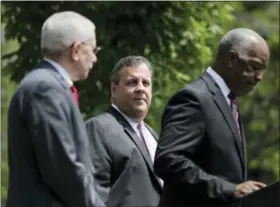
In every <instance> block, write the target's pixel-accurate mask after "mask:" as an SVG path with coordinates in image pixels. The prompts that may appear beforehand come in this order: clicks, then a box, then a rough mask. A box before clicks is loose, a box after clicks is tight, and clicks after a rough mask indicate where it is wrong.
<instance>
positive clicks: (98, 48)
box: [69, 42, 102, 55]
mask: <svg viewBox="0 0 280 207" xmlns="http://www.w3.org/2000/svg"><path fill="white" fill-rule="evenodd" d="M74 44H75V43H72V44H71V45H70V47H69V49H71V48H72V47H73V45H74ZM81 44H82V45H86V46H89V47H90V45H89V44H88V43H85V42H81ZM100 50H102V47H95V48H93V49H92V51H93V53H94V54H95V55H96V54H97V53H98V52H99V51H100Z"/></svg>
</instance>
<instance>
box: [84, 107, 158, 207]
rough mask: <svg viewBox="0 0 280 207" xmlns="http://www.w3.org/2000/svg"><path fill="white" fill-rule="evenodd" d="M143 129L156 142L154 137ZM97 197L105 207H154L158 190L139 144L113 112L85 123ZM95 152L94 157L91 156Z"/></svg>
mask: <svg viewBox="0 0 280 207" xmlns="http://www.w3.org/2000/svg"><path fill="white" fill-rule="evenodd" d="M146 127H147V128H148V129H149V130H150V132H151V133H152V134H153V135H154V138H155V139H157V135H156V133H155V132H154V131H153V130H152V129H151V128H150V127H149V126H148V125H146ZM86 128H87V132H88V135H89V137H90V140H91V148H92V150H93V153H92V159H93V163H94V165H95V169H96V171H95V179H96V180H97V182H98V183H99V187H98V193H99V194H100V196H101V197H102V199H103V201H104V202H105V203H106V204H107V206H114V207H117V206H118V207H125V206H127V207H128V206H129V207H141V206H143V207H148V206H157V205H158V202H159V198H160V193H161V191H162V187H161V185H160V183H159V181H158V178H157V177H156V176H155V174H154V172H153V163H152V160H151V157H150V155H149V154H148V151H147V150H146V148H145V146H144V144H143V142H142V141H141V139H140V138H139V137H138V135H137V134H136V132H135V131H134V130H133V128H132V127H131V125H130V124H129V123H128V122H127V121H126V119H125V118H124V117H123V116H122V115H121V113H119V112H118V111H117V110H116V109H115V108H113V107H110V108H109V110H108V111H107V112H105V113H103V114H101V115H99V116H97V117H93V118H91V119H89V120H88V121H86ZM95 152H96V153H95Z"/></svg>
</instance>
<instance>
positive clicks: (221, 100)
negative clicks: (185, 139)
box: [202, 72, 244, 168]
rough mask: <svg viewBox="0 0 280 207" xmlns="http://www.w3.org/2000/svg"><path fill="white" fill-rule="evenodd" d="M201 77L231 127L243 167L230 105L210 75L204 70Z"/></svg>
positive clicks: (239, 142)
mask: <svg viewBox="0 0 280 207" xmlns="http://www.w3.org/2000/svg"><path fill="white" fill-rule="evenodd" d="M202 79H204V81H206V83H207V85H208V88H209V90H210V91H211V92H212V94H213V99H214V102H215V104H216V105H217V106H218V108H219V110H220V111H221V113H222V114H223V117H224V119H225V120H226V123H227V124H228V126H229V127H230V129H231V132H232V134H233V136H234V139H235V144H236V148H237V151H238V154H239V157H240V160H241V163H242V165H243V168H244V157H243V149H242V141H241V140H240V135H239V133H238V128H237V126H236V123H235V121H234V118H233V116H232V112H231V110H230V107H229V105H228V103H227V102H226V99H225V97H224V95H223V93H222V91H221V90H220V88H219V87H218V85H217V84H216V82H215V81H214V80H213V79H212V77H211V76H210V75H209V74H208V73H207V72H205V73H204V74H203V75H202Z"/></svg>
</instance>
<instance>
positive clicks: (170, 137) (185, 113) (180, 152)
mask: <svg viewBox="0 0 280 207" xmlns="http://www.w3.org/2000/svg"><path fill="white" fill-rule="evenodd" d="M239 117H241V116H239ZM239 121H240V126H241V137H240V135H239V133H238V129H237V125H236V123H235V121H234V118H233V116H232V112H231V109H230V106H229V105H228V103H227V102H226V99H225V97H224V96H223V94H222V91H221V90H220V88H219V87H218V85H217V84H216V83H215V81H214V80H213V79H212V77H211V76H210V75H209V74H208V73H207V72H205V73H204V74H203V75H202V76H201V77H199V78H198V79H196V80H195V81H193V82H192V83H190V84H189V85H187V86H185V87H184V88H183V89H181V90H180V91H178V92H177V93H176V94H175V95H174V96H173V97H172V98H171V99H170V101H169V103H168V105H167V107H166V109H165V111H164V114H163V119H162V131H161V135H160V139H159V144H158V148H157V151H156V157H155V164H154V169H155V172H156V173H157V175H158V176H160V177H161V178H162V179H163V180H164V181H165V186H164V192H163V194H162V196H161V200H160V207H169V206H172V207H173V206H174V207H177V206H186V207H188V206H221V205H223V206H228V205H230V204H231V202H232V201H234V197H233V193H234V191H235V187H236V184H238V183H242V182H244V181H245V180H246V179H247V176H246V174H247V170H246V151H245V148H246V147H245V138H244V137H245V136H244V130H243V126H242V121H241V119H240V120H239Z"/></svg>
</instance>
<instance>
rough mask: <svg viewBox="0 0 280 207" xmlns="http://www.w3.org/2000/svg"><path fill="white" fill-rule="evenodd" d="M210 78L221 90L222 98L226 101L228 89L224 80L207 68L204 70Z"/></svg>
mask: <svg viewBox="0 0 280 207" xmlns="http://www.w3.org/2000/svg"><path fill="white" fill-rule="evenodd" d="M206 71H207V72H208V73H209V74H210V75H211V77H212V78H213V79H214V80H215V82H216V83H217V84H218V86H219V88H220V89H221V91H222V93H223V95H224V97H225V98H226V99H228V95H229V94H230V89H229V87H228V85H227V84H226V82H225V81H224V79H223V78H222V77H221V76H220V75H219V74H218V73H217V72H216V71H215V70H213V69H212V68H211V67H208V68H207V70H206Z"/></svg>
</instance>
